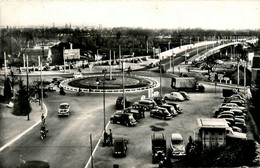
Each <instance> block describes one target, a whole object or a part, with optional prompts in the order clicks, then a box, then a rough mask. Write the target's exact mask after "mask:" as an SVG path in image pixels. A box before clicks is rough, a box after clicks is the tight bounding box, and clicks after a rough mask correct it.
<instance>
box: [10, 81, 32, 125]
mask: <svg viewBox="0 0 260 168" xmlns="http://www.w3.org/2000/svg"><path fill="white" fill-rule="evenodd" d="M18 84H19V90H18V91H17V99H16V102H15V104H14V111H13V113H14V114H16V115H24V116H25V115H27V116H28V120H30V118H29V114H30V112H31V110H32V108H31V104H30V100H29V95H28V93H27V90H26V87H25V85H24V84H23V80H22V79H21V78H20V80H19V81H18Z"/></svg>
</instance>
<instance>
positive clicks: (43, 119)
mask: <svg viewBox="0 0 260 168" xmlns="http://www.w3.org/2000/svg"><path fill="white" fill-rule="evenodd" d="M41 118H42V125H44V124H45V117H44V114H43V113H42V116H41Z"/></svg>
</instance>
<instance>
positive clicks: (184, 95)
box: [179, 91, 190, 100]
mask: <svg viewBox="0 0 260 168" xmlns="http://www.w3.org/2000/svg"><path fill="white" fill-rule="evenodd" d="M179 93H180V94H181V95H182V96H183V97H184V99H185V100H190V96H189V95H188V94H187V93H186V92H184V91H179Z"/></svg>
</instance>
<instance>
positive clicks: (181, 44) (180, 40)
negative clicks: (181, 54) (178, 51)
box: [180, 39, 182, 48]
mask: <svg viewBox="0 0 260 168" xmlns="http://www.w3.org/2000/svg"><path fill="white" fill-rule="evenodd" d="M181 46H182V39H180V48H181Z"/></svg>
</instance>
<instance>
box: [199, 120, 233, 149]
mask: <svg viewBox="0 0 260 168" xmlns="http://www.w3.org/2000/svg"><path fill="white" fill-rule="evenodd" d="M197 121H198V125H199V136H198V138H199V140H200V141H201V142H202V146H203V149H205V148H211V147H216V146H222V145H226V128H228V127H229V126H228V124H227V121H226V120H225V119H223V118H198V119H197Z"/></svg>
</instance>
